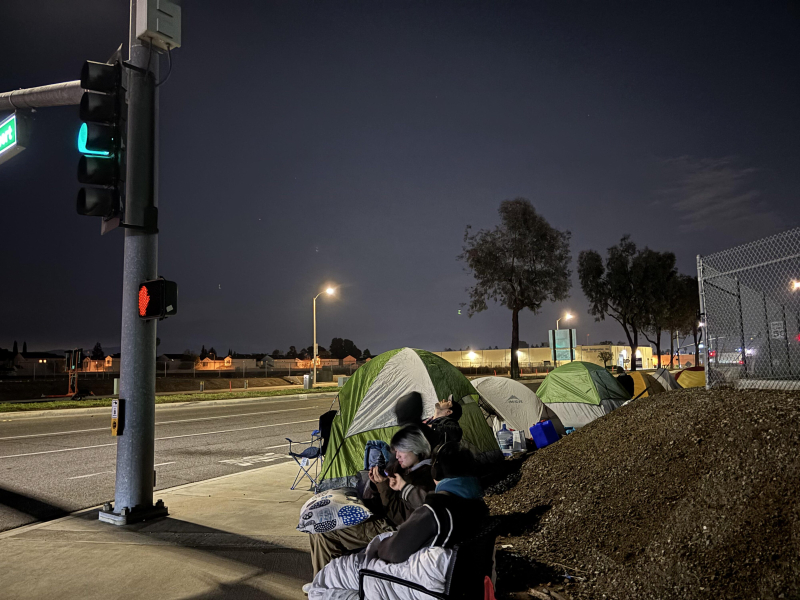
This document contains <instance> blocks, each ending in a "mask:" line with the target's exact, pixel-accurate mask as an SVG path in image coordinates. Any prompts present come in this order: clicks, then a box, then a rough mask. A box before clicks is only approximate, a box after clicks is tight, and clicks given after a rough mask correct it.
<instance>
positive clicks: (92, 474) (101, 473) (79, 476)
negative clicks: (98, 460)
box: [67, 471, 114, 481]
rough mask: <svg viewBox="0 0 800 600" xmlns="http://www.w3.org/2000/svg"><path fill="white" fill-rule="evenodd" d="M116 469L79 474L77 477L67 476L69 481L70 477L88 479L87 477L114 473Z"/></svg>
mask: <svg viewBox="0 0 800 600" xmlns="http://www.w3.org/2000/svg"><path fill="white" fill-rule="evenodd" d="M113 472H114V471H100V472H99V473H90V474H89V475H78V476H77V477H67V481H69V480H70V479H86V478H87V477H94V476H95V475H106V474H108V473H113Z"/></svg>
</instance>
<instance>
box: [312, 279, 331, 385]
mask: <svg viewBox="0 0 800 600" xmlns="http://www.w3.org/2000/svg"><path fill="white" fill-rule="evenodd" d="M335 291H336V290H335V289H334V288H332V287H327V288H325V291H324V292H320V293H319V294H317V295H316V296H314V348H313V350H314V352H313V355H314V365H313V368H314V379H312V381H311V385H312V386H314V385H316V383H317V298H319V297H320V296H321V295H322V294H323V293H325V294H328V296H332V295H333V292H335Z"/></svg>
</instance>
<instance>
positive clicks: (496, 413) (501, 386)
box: [470, 377, 564, 438]
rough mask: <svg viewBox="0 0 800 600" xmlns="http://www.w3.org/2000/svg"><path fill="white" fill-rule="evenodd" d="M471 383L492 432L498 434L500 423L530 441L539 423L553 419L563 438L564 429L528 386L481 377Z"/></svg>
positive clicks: (511, 380)
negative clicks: (480, 400) (533, 428)
mask: <svg viewBox="0 0 800 600" xmlns="http://www.w3.org/2000/svg"><path fill="white" fill-rule="evenodd" d="M470 383H472V386H473V387H474V388H475V389H476V390H478V394H480V396H481V399H482V400H483V404H482V406H483V408H484V410H485V411H486V412H488V413H489V414H488V416H487V418H486V420H487V422H488V423H489V425H490V426H491V427H492V429H493V430H494V431H495V432H497V431H499V430H500V429H501V428H502V426H503V423H505V424H506V426H507V427H508V428H509V429H516V430H517V431H522V432H524V434H525V437H527V438H530V437H531V432H530V428H531V427H533V426H534V425H536V423H538V422H539V421H541V420H542V419H552V420H553V424H554V425H555V426H556V429H561V431H559V433H560V434H561V435H564V431H563V427H561V423H560V422H559V421H558V419H555V418H553V417H554V416H555V415H554V414H553V413H552V412H551V411H550V409H549V408H547V406H545V405H544V404H543V403H542V401H541V400H539V397H538V396H537V395H536V393H535V392H534V391H533V390H531V389H530V388H529V387H528V386H526V385H524V384H522V383H520V382H519V381H515V380H513V379H509V378H508V377H481V378H480V379H473V380H472V381H471V382H470Z"/></svg>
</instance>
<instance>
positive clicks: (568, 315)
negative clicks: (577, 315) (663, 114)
mask: <svg viewBox="0 0 800 600" xmlns="http://www.w3.org/2000/svg"><path fill="white" fill-rule="evenodd" d="M571 318H572V315H571V314H570V313H567V314H565V315H564V316H563V317H561V319H564V320H565V321H569V320H570V319H571ZM561 319H556V329H558V322H559V321H560V320H561Z"/></svg>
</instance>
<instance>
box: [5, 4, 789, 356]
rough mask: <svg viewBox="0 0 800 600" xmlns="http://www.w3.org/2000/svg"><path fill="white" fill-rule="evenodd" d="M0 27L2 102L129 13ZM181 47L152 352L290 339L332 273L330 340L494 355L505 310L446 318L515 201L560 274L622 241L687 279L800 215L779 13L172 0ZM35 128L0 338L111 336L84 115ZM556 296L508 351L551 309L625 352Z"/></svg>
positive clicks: (11, 180)
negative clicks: (484, 244) (482, 233)
mask: <svg viewBox="0 0 800 600" xmlns="http://www.w3.org/2000/svg"><path fill="white" fill-rule="evenodd" d="M2 13H3V25H4V26H3V35H2V36H0V56H2V57H3V60H2V68H1V69H0V91H9V90H12V89H16V88H25V87H31V86H36V85H44V84H49V83H56V82H61V81H69V80H73V79H78V77H79V74H80V69H81V66H82V63H83V61H84V60H87V59H90V60H99V61H105V60H106V59H107V58H108V57H109V56H110V55H111V54H112V52H113V51H114V50H115V49H116V47H117V46H118V45H119V44H120V43H122V42H124V43H125V46H126V47H127V29H128V5H127V3H126V2H125V1H124V0H114V1H111V0H70V1H69V2H63V1H56V0H49V1H45V0H5V1H4V2H3V11H2ZM182 33H183V47H181V48H180V49H177V50H176V51H174V52H173V71H172V75H171V77H170V79H169V81H168V82H167V83H166V84H165V85H164V86H163V87H161V88H160V90H161V132H160V143H161V146H160V151H161V162H160V169H161V178H160V182H161V188H160V223H159V225H160V230H161V234H160V236H159V265H160V266H159V270H160V274H161V275H163V276H164V277H166V278H167V279H173V280H175V281H177V282H178V285H179V289H180V309H179V315H178V316H177V317H174V318H171V319H169V320H167V321H163V322H161V323H160V324H159V325H158V331H159V333H158V335H159V337H160V338H161V340H162V344H161V347H160V348H159V350H160V351H167V352H181V351H182V350H184V349H185V348H189V349H192V350H195V351H198V350H199V349H200V346H201V344H205V345H206V347H209V346H214V347H215V348H216V349H217V350H218V351H220V352H224V351H225V350H227V349H228V348H233V349H234V350H237V351H239V352H256V351H264V352H271V351H272V350H273V349H276V348H278V349H281V350H283V351H285V350H287V349H288V347H289V345H296V346H298V347H300V346H308V345H310V344H311V341H312V339H311V338H312V330H311V298H312V297H313V296H314V295H315V294H316V293H317V292H318V291H320V290H321V289H322V288H323V287H324V285H325V284H326V283H328V282H332V283H335V284H338V285H340V286H341V287H340V288H339V295H338V297H337V298H336V299H335V300H332V301H329V300H327V299H323V298H320V300H319V301H318V307H317V315H318V323H319V328H318V341H319V343H320V344H322V345H325V346H327V345H328V344H329V343H330V339H331V338H332V337H334V336H337V337H346V338H350V339H352V340H353V341H355V342H356V344H357V345H358V346H359V347H360V348H361V349H362V350H363V349H364V348H369V349H370V350H371V351H372V352H373V353H376V352H380V351H384V350H388V349H391V348H395V347H400V346H405V345H409V346H414V347H419V348H427V349H430V350H441V349H443V348H444V347H447V346H450V347H453V348H456V349H457V348H460V347H466V346H468V345H469V346H471V347H473V348H476V347H486V346H489V345H491V346H495V345H497V346H499V347H501V348H503V347H506V348H507V347H508V346H509V345H510V341H511V312H510V311H509V310H507V309H505V308H502V307H499V306H490V308H489V310H488V311H486V312H484V313H481V314H479V315H476V316H475V317H473V318H472V319H469V318H468V317H467V316H466V314H462V315H460V316H459V315H458V309H459V308H460V303H461V302H464V301H466V300H467V294H466V292H465V288H466V287H467V286H468V285H470V284H471V281H472V280H471V277H470V276H469V275H467V274H466V273H465V272H464V270H463V265H462V264H461V263H459V262H457V261H456V256H457V255H458V254H459V253H460V251H461V246H462V238H463V234H464V228H465V226H466V225H467V224H471V225H472V226H473V227H475V228H487V227H494V226H495V225H496V224H497V222H498V216H497V208H498V206H499V203H500V202H501V201H502V200H504V199H508V198H514V197H517V196H522V197H526V198H529V199H530V200H531V201H532V202H533V203H534V205H535V206H536V208H537V210H539V211H540V212H541V213H542V214H543V215H544V216H545V217H546V218H547V219H548V220H549V221H550V223H551V224H552V225H554V226H555V227H558V228H560V229H569V230H570V231H572V253H573V258H574V261H573V263H575V262H576V261H577V255H578V253H579V252H580V251H581V250H583V249H589V248H593V249H597V250H600V251H601V252H603V253H605V249H606V248H607V247H608V246H610V245H612V244H615V243H616V242H617V241H618V240H619V238H620V237H621V236H622V235H623V234H626V233H630V234H631V236H632V238H633V240H634V241H635V242H636V243H637V244H640V245H642V246H644V245H648V246H650V247H651V248H654V249H657V250H671V251H674V252H675V253H676V255H677V257H678V264H679V268H680V270H681V271H682V272H685V273H690V274H696V270H695V269H696V256H697V254H709V253H712V252H715V251H718V250H722V249H725V248H728V247H731V246H733V245H737V244H740V243H744V242H747V241H750V240H753V239H756V238H758V237H761V236H764V235H769V234H772V233H776V232H779V231H783V230H785V229H789V228H791V227H794V226H797V225H798V224H800V223H798V221H799V220H800V219H798V214H799V213H800V211H798V208H797V206H798V197H800V167H798V160H799V159H800V117H799V116H798V114H799V111H800V10H798V8H797V4H796V3H789V2H785V1H780V0H776V1H774V2H763V1H754V2H701V1H697V0H695V1H692V2H685V3H681V2H620V3H614V2H606V1H604V2H597V1H593V2H567V1H563V0H558V1H552V2H533V1H530V2H501V1H497V0H491V1H488V0H487V1H483V2H473V1H468V0H459V1H457V2H446V1H443V0H437V1H435V2H434V1H426V2H423V1H417V2H406V1H398V0H384V1H376V0H369V1H363V2H349V1H348V2H345V1H337V2H333V1H328V2H321V1H319V2H307V1H301V0H291V1H289V0H285V1H281V2H276V1H265V0H258V1H256V0H251V1H247V2H245V1H235V0H228V1H227V2H209V1H199V0H198V1H191V0H187V1H186V2H185V3H184V7H183V32H182ZM163 65H164V67H166V60H165V59H164V61H163ZM165 71H166V69H165V68H164V69H163V70H162V73H164V72H165ZM35 116H36V120H35V123H34V125H35V130H34V133H33V139H32V143H31V146H30V147H29V148H28V149H27V150H25V151H24V152H23V153H22V154H20V155H18V156H17V157H15V158H13V159H11V160H10V161H8V162H6V163H4V164H3V165H0V206H2V216H1V217H0V240H2V248H3V252H2V256H3V259H2V263H1V264H2V267H0V273H2V281H3V284H2V287H3V290H4V291H3V293H2V294H0V315H2V316H1V317H0V347H5V348H10V346H11V344H12V342H13V340H14V339H16V340H18V341H19V343H20V346H21V345H22V342H23V340H25V341H27V343H28V349H29V350H48V349H54V348H64V347H73V346H84V347H88V348H91V346H92V345H93V344H94V343H95V342H96V341H100V342H102V343H103V345H104V346H105V347H109V348H111V347H115V346H119V336H120V312H121V288H122V244H123V237H122V233H121V231H119V230H117V231H114V232H112V233H111V234H108V235H106V236H103V237H101V236H100V234H99V229H100V221H99V219H97V218H90V217H82V216H79V215H77V214H76V212H75V196H76V194H77V190H78V188H79V184H78V182H77V177H76V168H77V163H78V158H79V154H78V152H77V149H76V147H75V137H76V134H77V131H78V127H79V125H80V121H79V118H78V109H77V107H60V108H46V109H40V110H39V111H38V112H37V113H36V115H35ZM574 271H575V265H574V264H573V272H574ZM573 281H574V284H573V289H572V294H571V298H570V299H569V300H568V301H566V302H563V303H558V304H555V305H546V306H545V307H544V308H543V310H542V311H541V313H540V314H539V315H536V316H534V315H533V314H532V313H530V312H529V311H525V312H524V313H523V314H522V315H521V334H520V338H521V339H523V340H526V341H528V342H533V343H536V342H541V341H545V340H546V338H547V329H549V328H552V327H553V326H554V324H555V319H556V318H557V316H558V315H559V314H561V313H563V312H564V311H566V310H571V311H573V312H574V313H575V314H577V316H578V319H577V320H576V321H573V322H572V323H574V326H575V327H577V329H578V334H579V340H580V341H581V342H583V341H585V340H586V334H587V333H589V334H591V337H590V342H599V341H600V340H602V339H612V340H613V341H615V342H616V341H617V340H621V339H624V333H623V331H622V328H621V327H619V326H618V325H617V324H616V322H614V321H608V322H605V323H595V322H594V321H593V318H592V317H590V316H589V315H588V314H587V313H586V310H587V302H586V300H585V298H584V297H583V294H582V293H581V291H580V287H579V286H578V282H577V276H575V275H574V274H573ZM462 312H464V313H466V310H464V311H462Z"/></svg>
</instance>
